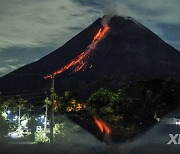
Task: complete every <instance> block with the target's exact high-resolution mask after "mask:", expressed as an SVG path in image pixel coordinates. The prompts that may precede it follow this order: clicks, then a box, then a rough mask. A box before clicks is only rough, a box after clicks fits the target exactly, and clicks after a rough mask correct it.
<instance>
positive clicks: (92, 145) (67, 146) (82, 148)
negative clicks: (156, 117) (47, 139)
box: [0, 124, 180, 154]
mask: <svg viewBox="0 0 180 154" xmlns="http://www.w3.org/2000/svg"><path fill="white" fill-rule="evenodd" d="M179 132H180V126H178V125H165V124H158V125H156V126H155V127H153V128H152V129H151V130H150V131H148V132H147V133H146V134H145V135H143V136H140V137H137V138H136V139H134V140H133V141H131V142H128V141H127V142H126V143H119V144H117V143H116V144H114V143H111V144H109V145H106V144H104V143H102V142H99V141H98V140H96V139H95V138H94V137H93V136H91V135H90V134H89V133H87V132H86V133H84V132H82V133H79V134H76V135H75V136H76V137H75V138H74V139H73V140H71V141H69V142H67V141H65V142H64V141H63V140H62V141H59V142H56V143H54V144H26V143H19V144H17V143H16V144H15V143H14V144H1V151H0V153H1V154H36V153H37V154H40V153H41V154H62V153H67V154H76V153H78V154H81V153H82V154H84V153H86V154H96V153H97V154H101V153H102V154H104V153H107V154H111V153H113V154H114V153H120V154H135V153H138V154H156V153H164V154H176V153H177V154H178V153H179V150H180V145H179V144H176V145H173V144H172V145H167V142H168V141H169V140H170V137H169V133H172V134H176V133H178V134H179Z"/></svg>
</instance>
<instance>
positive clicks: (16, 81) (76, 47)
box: [0, 16, 180, 98]
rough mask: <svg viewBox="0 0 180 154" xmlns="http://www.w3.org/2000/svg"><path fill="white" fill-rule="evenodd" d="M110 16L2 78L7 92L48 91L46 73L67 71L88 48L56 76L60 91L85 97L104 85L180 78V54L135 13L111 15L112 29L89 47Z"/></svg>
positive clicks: (48, 84) (110, 25)
mask: <svg viewBox="0 0 180 154" xmlns="http://www.w3.org/2000/svg"><path fill="white" fill-rule="evenodd" d="M106 18H107V16H104V17H103V18H99V19H97V20H96V21H95V22H94V23H92V24H91V25H90V26H89V27H87V28H86V29H85V30H83V31H82V32H80V33H79V34H78V35H76V36H75V37H73V38H72V39H71V40H70V41H68V42H67V43H66V44H64V45H63V46H62V47H60V48H59V49H57V50H55V51H53V52H52V53H50V54H49V55H46V56H45V57H43V58H41V59H40V60H38V61H36V62H33V63H31V64H28V65H26V66H23V67H21V68H19V69H17V70H15V71H13V72H11V73H9V74H7V75H5V76H3V77H1V78H0V91H1V92H2V94H3V92H14V94H23V93H22V92H23V91H33V90H39V89H49V86H50V80H48V79H46V80H45V79H44V77H45V76H46V77H47V76H48V75H49V74H50V76H51V75H53V73H54V72H57V71H58V70H60V69H61V71H62V69H63V68H64V67H66V65H67V64H69V63H71V62H72V61H73V60H76V59H77V58H78V56H80V55H81V54H83V52H84V51H87V50H90V52H88V53H86V54H88V55H85V58H83V59H81V62H78V63H76V65H73V66H71V67H69V68H68V69H66V70H63V71H62V72H61V73H57V74H55V75H56V76H55V90H56V92H57V93H58V94H62V93H63V92H64V91H66V90H70V91H75V92H78V93H80V94H81V95H82V96H83V97H84V98H86V97H88V96H89V95H90V94H91V93H92V92H94V91H95V90H97V89H99V88H100V87H109V88H116V87H118V86H120V85H122V84H124V83H130V82H133V81H139V80H150V79H177V80H179V77H180V61H179V59H180V52H179V51H177V50H176V49H175V48H173V47H171V46H170V45H168V44H167V43H166V42H164V41H163V40H162V39H161V38H159V37H158V36H157V35H155V34H154V33H153V32H151V31H150V30H149V29H147V28H146V27H145V26H143V25H142V24H140V23H138V22H137V21H136V20H135V19H133V18H131V17H120V16H115V17H112V18H111V19H110V21H109V22H108V24H107V25H106V26H108V28H109V29H108V30H107V32H106V34H104V35H105V36H103V37H102V38H100V39H99V40H98V42H95V43H96V44H95V46H94V47H93V49H90V48H91V47H89V46H90V45H91V44H92V43H93V39H94V37H95V36H96V35H97V34H98V32H99V30H100V29H103V28H104V27H103V26H104V25H103V24H102V23H103V20H106ZM91 51H92V52H91ZM78 67H79V68H78ZM77 70H78V71H77Z"/></svg>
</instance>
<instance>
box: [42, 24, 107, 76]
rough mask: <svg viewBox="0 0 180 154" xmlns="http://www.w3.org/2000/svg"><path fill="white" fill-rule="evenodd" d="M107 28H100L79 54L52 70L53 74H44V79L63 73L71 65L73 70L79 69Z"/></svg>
mask: <svg viewBox="0 0 180 154" xmlns="http://www.w3.org/2000/svg"><path fill="white" fill-rule="evenodd" d="M108 30H109V27H108V26H105V27H103V28H100V29H99V31H98V32H97V34H96V35H95V36H94V38H93V40H92V42H91V44H90V45H89V47H88V48H87V49H86V50H85V51H84V52H82V53H81V54H80V55H78V56H77V57H76V58H74V59H73V60H72V61H71V62H69V63H68V64H66V65H65V66H63V67H62V68H60V69H59V70H57V71H56V72H54V73H53V74H49V75H46V76H45V77H44V78H45V79H48V78H52V77H53V76H56V75H58V74H61V73H63V72H64V71H65V70H68V69H69V68H70V67H72V66H75V69H74V71H75V72H78V71H80V70H81V69H82V68H84V67H85V66H86V64H87V62H85V58H86V57H87V56H88V55H89V53H90V52H91V51H93V50H94V49H95V47H96V46H97V44H98V42H99V41H100V40H101V39H102V38H103V37H104V36H105V34H106V33H107V32H108Z"/></svg>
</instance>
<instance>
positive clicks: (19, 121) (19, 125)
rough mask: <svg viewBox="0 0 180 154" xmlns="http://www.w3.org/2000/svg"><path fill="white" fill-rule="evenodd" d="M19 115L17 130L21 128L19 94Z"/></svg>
mask: <svg viewBox="0 0 180 154" xmlns="http://www.w3.org/2000/svg"><path fill="white" fill-rule="evenodd" d="M18 107H19V116H18V130H20V129H21V102H20V96H19V105H18Z"/></svg>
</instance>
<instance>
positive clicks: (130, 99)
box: [0, 80, 180, 141]
mask: <svg viewBox="0 0 180 154" xmlns="http://www.w3.org/2000/svg"><path fill="white" fill-rule="evenodd" d="M179 94H180V84H179V83H177V82H175V81H173V80H168V81H162V80H151V81H141V82H136V83H133V84H128V85H122V86H121V87H119V89H109V88H100V89H99V90H97V91H96V92H94V93H93V94H92V95H91V96H90V97H89V98H88V99H87V100H85V101H84V100H82V99H81V97H80V94H77V93H73V92H70V91H66V92H65V93H64V95H63V96H61V97H59V96H56V100H55V108H54V109H55V111H56V113H55V115H56V118H55V122H56V139H58V138H63V136H66V135H68V134H69V133H70V132H71V133H73V132H74V131H75V130H76V131H78V130H77V129H75V130H74V129H72V131H71V130H68V131H67V129H66V131H64V128H65V127H66V124H65V123H64V124H63V122H62V121H61V120H59V118H58V115H60V114H61V115H62V114H63V115H66V116H67V117H69V118H70V119H72V120H73V121H75V122H76V123H78V124H80V125H81V126H82V127H84V128H85V129H87V130H89V131H90V132H91V133H92V134H94V135H95V136H96V137H98V138H99V139H101V140H104V136H105V134H104V132H101V131H100V130H99V128H98V127H97V126H96V125H95V122H94V117H97V118H98V119H100V120H102V121H103V122H104V123H106V125H107V126H108V127H109V128H110V129H111V134H110V136H111V138H112V139H113V140H114V141H124V140H127V139H129V138H132V137H133V136H135V135H137V134H138V133H141V132H143V131H146V130H147V129H149V128H150V127H151V126H153V124H155V123H156V122H157V120H156V119H157V117H158V118H161V117H163V116H164V115H165V114H167V113H169V112H170V111H172V110H173V109H175V108H176V107H177V106H178V105H179V102H180V95H179ZM2 102H3V103H2V104H1V111H3V109H4V107H5V106H8V107H9V106H11V107H12V106H14V112H16V111H15V110H17V109H15V106H17V103H18V102H17V101H16V99H14V101H13V98H8V99H6V100H4V101H2ZM9 102H11V103H9ZM22 102H23V101H22ZM8 103H9V104H8ZM15 104H16V105H15ZM22 104H24V108H26V109H28V110H26V112H25V113H24V114H26V115H27V114H28V113H29V115H30V113H31V111H30V109H32V108H33V105H31V104H30V102H27V101H25V100H24V103H22ZM0 122H1V127H0V131H1V132H0V133H1V134H5V133H7V132H5V131H4V130H6V129H5V127H7V124H6V122H5V121H3V118H2V117H0ZM69 138H70V137H69Z"/></svg>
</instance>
